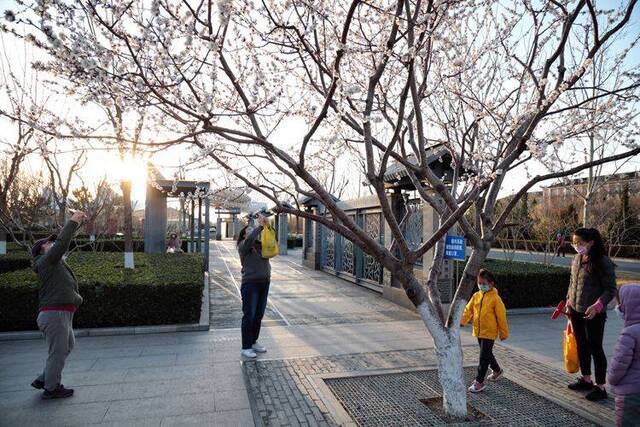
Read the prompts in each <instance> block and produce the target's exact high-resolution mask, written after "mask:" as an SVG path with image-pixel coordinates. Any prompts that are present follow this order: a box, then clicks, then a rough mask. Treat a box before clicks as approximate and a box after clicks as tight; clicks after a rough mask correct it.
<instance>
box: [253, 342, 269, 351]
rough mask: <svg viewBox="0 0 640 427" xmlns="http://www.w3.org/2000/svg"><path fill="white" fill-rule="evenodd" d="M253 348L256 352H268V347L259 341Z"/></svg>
mask: <svg viewBox="0 0 640 427" xmlns="http://www.w3.org/2000/svg"><path fill="white" fill-rule="evenodd" d="M251 348H252V349H253V351H255V352H256V353H266V352H267V348H266V347H265V346H263V345H262V344H259V343H257V342H256V343H255V344H254V345H253V346H252V347H251Z"/></svg>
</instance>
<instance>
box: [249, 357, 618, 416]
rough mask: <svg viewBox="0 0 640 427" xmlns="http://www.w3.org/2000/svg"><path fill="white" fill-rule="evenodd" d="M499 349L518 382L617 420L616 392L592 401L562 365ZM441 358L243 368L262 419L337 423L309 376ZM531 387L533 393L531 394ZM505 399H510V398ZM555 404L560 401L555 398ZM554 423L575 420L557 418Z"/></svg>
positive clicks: (469, 361) (313, 360) (264, 363)
mask: <svg viewBox="0 0 640 427" xmlns="http://www.w3.org/2000/svg"><path fill="white" fill-rule="evenodd" d="M478 353H479V352H478V349H477V347H475V346H469V347H465V349H464V363H465V365H466V366H468V365H474V364H476V363H477V359H478ZM495 354H496V357H497V358H498V361H499V363H501V365H502V366H503V369H505V372H506V373H507V378H509V379H514V378H515V377H516V376H517V377H518V380H517V382H518V383H523V382H524V383H526V386H527V388H532V389H535V391H536V394H539V395H543V396H544V397H545V398H549V399H557V400H560V401H562V402H564V403H565V405H568V407H570V408H580V410H581V411H584V412H586V413H588V414H590V415H591V417H594V418H596V419H597V420H599V424H603V425H607V424H611V423H612V422H613V421H612V420H613V419H614V408H613V405H614V402H613V398H611V397H610V398H609V399H608V400H607V401H606V402H604V403H593V402H588V401H587V400H586V399H584V397H583V395H581V394H579V393H574V392H572V391H569V390H568V389H567V388H566V384H567V383H568V382H570V381H571V380H572V378H571V376H569V375H567V374H566V373H564V372H563V371H562V370H560V369H557V368H552V367H549V366H547V365H544V364H541V363H539V362H538V361H536V360H534V359H531V358H529V357H527V356H525V355H523V354H520V353H518V352H516V351H514V350H511V349H508V348H506V347H503V346H501V345H496V347H495ZM436 364H437V361H436V356H435V353H434V351H433V349H421V350H402V351H385V352H374V353H363V354H348V355H335V356H322V357H309V358H300V359H284V360H260V361H248V362H245V363H244V364H243V370H244V374H245V381H246V384H247V389H248V392H249V397H250V401H251V404H252V411H253V415H254V420H255V422H256V425H258V426H260V425H263V426H329V425H336V423H335V421H334V420H333V419H332V417H331V414H330V413H329V410H328V409H327V407H326V406H325V404H324V403H323V401H322V399H321V398H320V396H319V395H318V392H317V390H316V388H315V386H314V384H313V383H312V382H311V380H310V379H309V376H312V375H317V374H329V373H331V374H335V373H341V372H344V373H349V372H351V373H353V372H362V371H366V370H379V369H391V368H408V367H416V368H424V367H425V366H429V367H435V366H436ZM430 387H436V389H437V387H438V386H437V381H435V380H434V381H433V384H432V385H430ZM484 393H485V395H484V396H483V397H482V398H487V399H489V398H491V397H493V396H494V395H496V393H498V394H499V393H501V392H500V391H499V388H498V387H494V385H493V384H491V385H490V386H489V388H488V389H487V390H486V391H485V392H484ZM527 393H528V394H527V395H530V394H531V393H529V392H527ZM505 404H506V405H508V403H505ZM549 405H550V406H553V407H557V406H556V405H554V404H552V403H551V402H549ZM508 408H509V410H510V411H512V410H514V409H515V410H524V408H522V407H518V406H516V405H514V404H511V405H509V406H508ZM575 418H576V420H578V425H589V423H588V422H585V423H586V424H584V423H583V424H579V423H580V422H581V421H579V420H580V417H578V416H576V417H575ZM404 424H406V423H404ZM409 424H411V422H409ZM518 425H530V424H527V423H525V424H518ZM538 425H540V424H538ZM543 425H544V424H543ZM547 425H548V424H547ZM551 425H569V424H563V423H561V424H556V423H554V424H551Z"/></svg>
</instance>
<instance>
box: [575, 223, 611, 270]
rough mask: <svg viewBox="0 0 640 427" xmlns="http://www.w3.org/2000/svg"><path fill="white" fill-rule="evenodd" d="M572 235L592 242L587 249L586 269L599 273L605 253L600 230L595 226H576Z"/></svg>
mask: <svg viewBox="0 0 640 427" xmlns="http://www.w3.org/2000/svg"><path fill="white" fill-rule="evenodd" d="M573 235H574V236H578V237H579V238H580V239H582V240H584V241H585V242H593V245H592V246H591V249H589V254H588V255H589V257H588V261H587V270H588V271H589V272H590V273H600V271H601V270H602V259H603V258H604V256H605V255H606V253H607V251H606V249H605V247H604V242H603V241H602V236H601V235H600V232H599V231H598V230H596V229H595V228H578V229H577V230H576V231H574V232H573Z"/></svg>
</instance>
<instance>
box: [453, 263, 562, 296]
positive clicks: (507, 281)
mask: <svg viewBox="0 0 640 427" xmlns="http://www.w3.org/2000/svg"><path fill="white" fill-rule="evenodd" d="M464 265H465V263H462V262H460V263H459V265H458V268H459V271H462V269H463V268H464ZM484 268H485V269H487V270H489V271H490V272H491V273H493V275H494V276H495V277H496V280H497V282H498V284H497V288H498V292H499V293H500V297H501V298H502V300H503V301H504V304H505V305H506V307H507V308H525V307H553V306H555V305H556V304H558V302H560V301H561V300H563V299H565V297H566V296H567V289H568V288H569V280H570V279H571V272H570V270H569V269H568V268H565V267H556V266H548V265H543V264H534V263H527V262H517V261H501V260H493V259H488V260H486V261H485V262H484ZM476 290H477V289H476Z"/></svg>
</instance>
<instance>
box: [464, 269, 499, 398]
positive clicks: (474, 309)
mask: <svg viewBox="0 0 640 427" xmlns="http://www.w3.org/2000/svg"><path fill="white" fill-rule="evenodd" d="M495 286H496V279H495V277H494V276H493V274H491V273H490V272H489V271H487V270H484V269H482V270H480V272H479V273H478V288H480V290H479V291H478V292H476V293H475V294H473V296H472V297H471V300H470V301H469V303H468V304H467V306H466V307H465V309H464V313H463V315H462V321H461V323H462V326H464V325H466V324H467V323H468V322H469V321H470V320H473V336H474V337H477V338H478V345H479V346H480V362H479V364H478V374H477V375H476V379H475V381H474V382H473V384H471V386H470V387H469V391H470V392H472V393H478V392H481V391H482V390H484V389H485V387H486V385H485V376H486V375H487V370H488V369H489V367H491V373H490V374H489V376H488V377H487V379H488V380H490V381H496V380H498V379H499V378H500V377H501V376H502V374H503V373H504V370H503V369H502V368H501V367H500V365H498V362H497V360H496V358H495V356H494V355H493V344H494V343H495V340H496V339H497V338H498V336H499V337H500V340H502V341H504V340H506V339H507V338H508V337H509V326H508V325H507V311H506V309H505V306H504V303H503V302H502V299H501V298H500V296H499V295H498V290H497V289H496V288H495Z"/></svg>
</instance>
